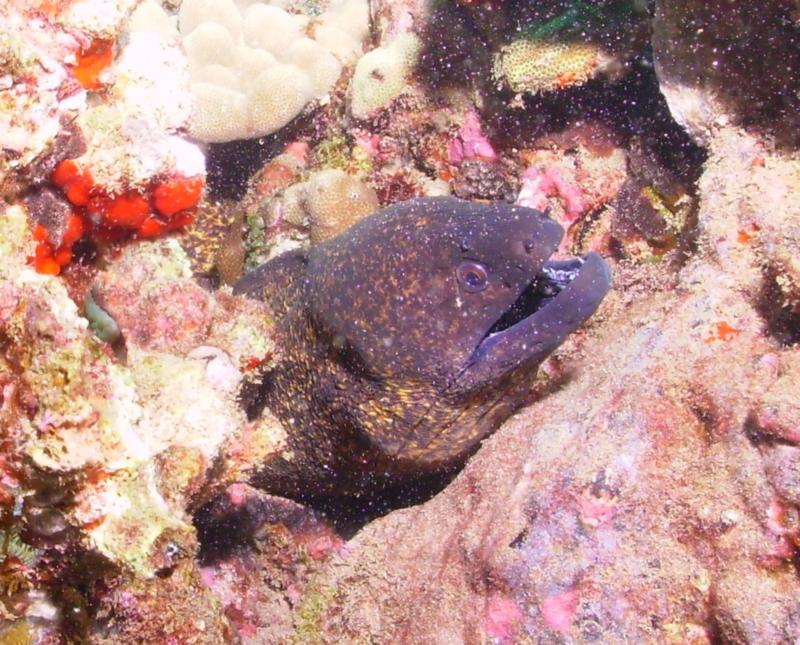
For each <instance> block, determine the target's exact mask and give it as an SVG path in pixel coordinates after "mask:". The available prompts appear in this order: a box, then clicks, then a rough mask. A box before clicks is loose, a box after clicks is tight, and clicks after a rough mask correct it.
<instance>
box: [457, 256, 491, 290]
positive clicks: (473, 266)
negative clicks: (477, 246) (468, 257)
mask: <svg viewBox="0 0 800 645" xmlns="http://www.w3.org/2000/svg"><path fill="white" fill-rule="evenodd" d="M456 278H458V283H459V284H460V285H461V286H462V287H463V288H464V290H465V291H467V292H469V293H477V292H478V291H483V290H484V289H485V288H486V285H487V284H489V272H488V271H487V270H486V267H485V266H483V265H482V264H481V263H480V262H469V261H468V262H462V263H461V264H459V265H458V268H457V269H456Z"/></svg>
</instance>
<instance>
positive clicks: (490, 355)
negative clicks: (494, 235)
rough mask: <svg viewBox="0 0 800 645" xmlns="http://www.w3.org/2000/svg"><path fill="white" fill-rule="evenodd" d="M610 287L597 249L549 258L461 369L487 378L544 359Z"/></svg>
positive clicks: (609, 274)
mask: <svg viewBox="0 0 800 645" xmlns="http://www.w3.org/2000/svg"><path fill="white" fill-rule="evenodd" d="M610 287H611V272H610V270H609V268H608V265H607V264H606V263H605V262H604V261H603V259H602V258H601V257H600V256H599V255H598V254H597V253H589V254H588V255H586V257H584V258H579V259H575V260H565V261H558V260H550V261H548V262H545V264H544V266H543V268H542V270H541V271H540V272H539V273H538V274H537V276H536V278H535V279H534V280H533V281H532V282H531V284H530V285H528V287H527V288H526V289H524V290H523V292H522V293H521V294H520V296H519V298H517V300H516V302H515V303H514V304H513V305H512V306H511V307H510V308H509V309H508V310H507V311H506V312H505V313H504V314H503V315H502V316H501V317H500V318H499V319H498V320H497V321H496V322H495V323H494V324H493V325H492V327H491V328H490V329H489V330H488V331H487V333H486V335H485V336H484V337H483V339H482V340H481V342H480V344H479V345H478V346H477V348H476V349H475V351H474V352H473V354H472V357H471V358H470V361H469V365H468V366H467V368H466V370H465V374H466V373H468V372H473V377H474V376H476V375H477V374H478V373H484V372H485V373H484V374H483V376H484V377H488V376H489V375H490V374H491V373H492V372H493V373H495V375H497V374H500V373H503V372H505V371H508V370H510V369H513V368H514V367H516V366H517V365H520V364H521V363H523V362H525V363H527V362H534V361H537V360H539V361H541V360H543V359H544V358H545V357H546V356H547V354H549V353H550V352H552V351H553V350H554V349H555V348H556V347H558V345H560V344H561V343H562V342H563V341H564V339H565V338H566V337H567V336H568V335H569V334H570V333H571V332H573V331H575V329H577V328H578V327H579V326H580V325H581V324H582V323H583V322H584V321H585V320H586V319H587V318H589V316H591V315H592V314H593V313H594V312H595V310H596V309H597V307H598V306H599V305H600V302H601V301H602V300H603V297H604V296H605V295H606V293H607V292H608V290H609V289H610Z"/></svg>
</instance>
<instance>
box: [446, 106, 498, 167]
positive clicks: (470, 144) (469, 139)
mask: <svg viewBox="0 0 800 645" xmlns="http://www.w3.org/2000/svg"><path fill="white" fill-rule="evenodd" d="M447 152H448V155H449V158H450V163H452V164H460V163H461V162H462V161H464V160H465V159H483V160H485V161H495V160H496V159H497V153H496V152H495V150H494V148H493V147H492V144H491V143H490V141H489V139H487V138H486V135H485V134H483V129H482V128H481V122H480V120H479V119H478V115H477V114H476V113H475V112H470V113H469V114H467V116H466V118H465V119H464V123H463V124H462V125H461V128H460V129H459V131H458V136H456V137H455V138H453V139H451V140H450V143H449V144H448V148H447Z"/></svg>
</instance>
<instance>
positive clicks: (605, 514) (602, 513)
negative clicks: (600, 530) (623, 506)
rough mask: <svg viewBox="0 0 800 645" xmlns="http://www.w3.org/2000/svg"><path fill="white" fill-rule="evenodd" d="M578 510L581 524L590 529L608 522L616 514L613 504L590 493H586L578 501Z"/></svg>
mask: <svg viewBox="0 0 800 645" xmlns="http://www.w3.org/2000/svg"><path fill="white" fill-rule="evenodd" d="M578 508H579V509H580V513H581V522H583V524H584V525H586V526H591V527H597V526H601V525H602V524H605V523H607V522H610V521H611V520H612V519H613V518H614V515H615V514H616V512H617V509H616V507H615V506H614V504H613V502H611V501H610V500H607V499H603V497H595V496H594V495H592V494H591V492H590V491H586V492H585V493H584V494H583V495H581V497H580V499H578Z"/></svg>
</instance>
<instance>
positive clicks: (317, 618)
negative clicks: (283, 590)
mask: <svg viewBox="0 0 800 645" xmlns="http://www.w3.org/2000/svg"><path fill="white" fill-rule="evenodd" d="M335 598H336V587H333V586H330V585H321V586H319V587H315V588H311V589H307V590H306V593H305V594H303V600H302V602H301V604H300V606H299V607H298V608H297V610H296V611H295V632H294V634H292V636H291V637H290V639H289V642H290V643H292V645H303V644H305V643H319V642H321V640H322V638H321V634H322V631H323V627H324V625H323V620H324V618H325V613H326V612H327V610H328V608H329V607H330V606H331V604H332V603H333V601H334V599H335Z"/></svg>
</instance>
